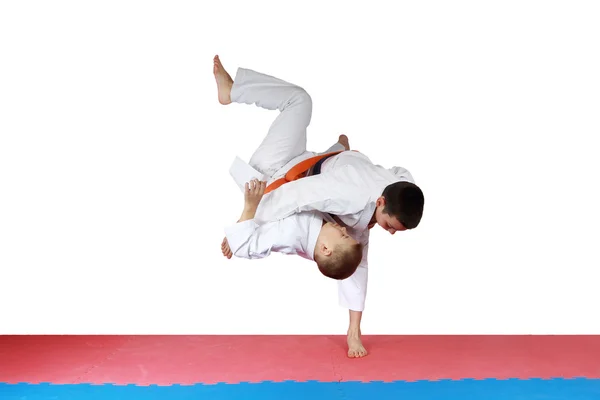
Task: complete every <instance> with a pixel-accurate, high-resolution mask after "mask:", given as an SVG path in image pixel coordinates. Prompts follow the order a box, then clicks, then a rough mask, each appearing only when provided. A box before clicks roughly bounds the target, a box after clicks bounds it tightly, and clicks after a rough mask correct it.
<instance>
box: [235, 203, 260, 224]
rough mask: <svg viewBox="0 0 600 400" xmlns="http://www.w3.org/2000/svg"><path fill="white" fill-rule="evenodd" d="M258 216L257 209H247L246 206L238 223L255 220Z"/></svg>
mask: <svg viewBox="0 0 600 400" xmlns="http://www.w3.org/2000/svg"><path fill="white" fill-rule="evenodd" d="M255 215H256V207H247V206H244V211H242V215H241V216H240V219H239V220H238V222H243V221H248V220H249V219H253V218H254V216H255Z"/></svg>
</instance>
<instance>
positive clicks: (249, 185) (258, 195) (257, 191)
mask: <svg viewBox="0 0 600 400" xmlns="http://www.w3.org/2000/svg"><path fill="white" fill-rule="evenodd" d="M266 187H267V182H265V181H259V180H257V179H252V180H251V181H250V182H246V185H245V186H244V189H245V190H244V201H245V209H246V211H252V212H254V211H256V209H257V208H258V203H260V199H262V197H263V195H264V194H265V189H266Z"/></svg>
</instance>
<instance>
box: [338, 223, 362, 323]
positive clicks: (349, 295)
mask: <svg viewBox="0 0 600 400" xmlns="http://www.w3.org/2000/svg"><path fill="white" fill-rule="evenodd" d="M360 242H361V243H363V256H362V260H361V261H360V264H359V265H358V268H357V269H356V271H355V272H354V274H352V275H351V276H350V277H348V278H346V279H344V280H342V281H338V298H339V305H340V306H341V307H344V308H347V309H349V310H352V311H363V310H364V309H365V300H366V297H367V283H368V278H369V269H368V261H367V257H368V254H369V231H368V230H366V231H365V233H364V234H363V238H362V240H361V241H360Z"/></svg>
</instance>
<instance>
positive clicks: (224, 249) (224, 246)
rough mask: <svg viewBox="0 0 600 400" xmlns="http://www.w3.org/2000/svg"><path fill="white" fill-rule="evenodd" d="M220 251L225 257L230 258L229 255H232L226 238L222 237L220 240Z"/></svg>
mask: <svg viewBox="0 0 600 400" xmlns="http://www.w3.org/2000/svg"><path fill="white" fill-rule="evenodd" d="M221 252H222V253H223V255H224V256H225V257H227V258H229V259H230V258H231V256H232V255H233V253H232V252H231V249H230V248H229V242H228V241H227V238H226V237H225V238H223V242H221Z"/></svg>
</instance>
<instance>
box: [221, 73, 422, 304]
mask: <svg viewBox="0 0 600 400" xmlns="http://www.w3.org/2000/svg"><path fill="white" fill-rule="evenodd" d="M231 100H232V102H238V103H246V104H253V103H255V104H256V105H257V106H258V107H263V108H266V109H270V110H275V109H279V111H281V113H280V114H279V115H278V117H277V118H276V119H275V121H274V122H273V124H272V125H271V127H270V129H269V132H268V134H267V136H266V137H265V139H264V140H263V142H262V143H261V145H260V146H259V148H258V149H257V150H256V152H255V153H254V154H253V156H252V157H251V159H250V162H249V164H250V165H251V166H252V167H254V168H255V169H257V170H258V171H260V172H261V173H263V174H265V175H267V176H268V177H270V179H269V181H268V183H271V182H272V181H273V180H275V179H278V178H280V177H282V176H284V175H285V173H286V172H287V171H288V170H289V169H290V168H292V167H293V166H294V165H296V164H297V163H299V162H301V161H302V160H304V159H307V158H310V157H312V156H314V155H316V154H317V153H315V152H310V151H307V150H306V129H307V127H308V125H309V123H310V119H311V116H312V100H311V98H310V96H309V95H308V93H306V91H304V90H303V89H302V88H300V87H298V86H296V85H293V84H290V83H288V82H285V81H282V80H281V79H278V78H274V77H271V76H268V75H265V74H261V73H257V72H255V71H252V70H249V69H243V68H239V69H238V71H237V73H236V77H235V80H234V83H233V87H232V90H231ZM338 150H343V146H341V145H340V144H339V143H338V144H336V145H334V146H332V147H331V148H330V149H328V150H327V151H325V153H327V152H332V151H338ZM321 154H322V153H321ZM398 181H409V182H413V183H414V180H413V178H412V176H411V174H410V172H409V171H408V170H406V169H405V168H402V167H393V168H390V169H386V168H384V167H381V166H379V165H374V164H373V163H372V162H371V161H370V160H369V159H368V158H367V157H366V156H365V155H363V154H361V153H359V152H354V151H345V152H342V153H340V154H338V155H336V156H333V157H331V158H328V159H327V160H325V162H323V164H322V167H321V173H320V174H318V175H313V176H308V177H306V178H302V179H299V180H297V181H293V182H288V183H286V184H284V185H283V186H281V187H279V188H278V189H276V190H274V191H272V192H270V193H267V194H266V195H265V196H264V197H263V198H262V200H261V202H260V204H259V207H258V209H257V212H256V215H255V222H254V223H258V224H263V223H267V222H270V223H274V222H276V221H282V220H285V219H286V218H289V217H290V216H292V215H294V214H298V215H303V214H306V212H315V211H319V212H322V213H330V214H332V215H336V216H338V217H339V219H340V220H341V221H342V222H343V223H344V224H345V225H347V226H348V228H349V230H348V233H349V234H350V235H351V236H353V237H354V238H355V239H356V240H358V241H359V242H360V243H362V244H363V245H364V249H363V258H362V261H361V263H360V265H359V267H358V269H357V270H356V272H355V273H354V274H353V275H352V276H351V277H349V278H347V279H345V280H341V281H339V282H338V296H339V303H340V305H341V306H342V307H346V308H348V309H350V310H354V311H363V310H364V305H365V298H366V294H367V282H368V273H367V272H368V262H367V258H368V243H369V230H368V225H369V222H370V220H371V218H372V216H373V212H374V211H375V208H376V205H375V202H376V200H377V198H378V197H379V196H381V194H382V193H383V189H385V187H386V186H387V185H389V184H391V183H394V182H398ZM279 227H287V228H290V229H291V228H292V223H291V222H289V223H288V224H286V223H285V222H283V223H282V225H279ZM271 229H275V230H276V228H273V227H271V228H268V229H267V230H271ZM277 229H278V228H277ZM258 247H260V246H258ZM232 251H233V249H232Z"/></svg>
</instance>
